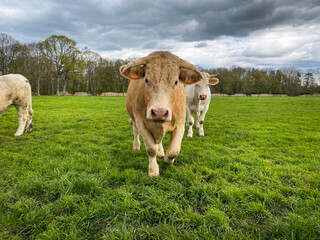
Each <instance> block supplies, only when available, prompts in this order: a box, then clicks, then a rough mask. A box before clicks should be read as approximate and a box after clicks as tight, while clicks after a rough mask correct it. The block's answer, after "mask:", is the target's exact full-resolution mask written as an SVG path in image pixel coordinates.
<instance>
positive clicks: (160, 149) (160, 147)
mask: <svg viewBox="0 0 320 240" xmlns="http://www.w3.org/2000/svg"><path fill="white" fill-rule="evenodd" d="M157 157H158V158H164V149H163V146H162V141H161V142H160V143H159V150H158V154H157Z"/></svg>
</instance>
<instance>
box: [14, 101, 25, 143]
mask: <svg viewBox="0 0 320 240" xmlns="http://www.w3.org/2000/svg"><path fill="white" fill-rule="evenodd" d="M16 108H17V114H18V120H19V127H18V129H17V132H16V133H15V134H14V136H15V137H18V136H21V135H22V134H23V131H24V128H25V126H26V123H27V118H28V113H27V108H26V106H19V107H16Z"/></svg>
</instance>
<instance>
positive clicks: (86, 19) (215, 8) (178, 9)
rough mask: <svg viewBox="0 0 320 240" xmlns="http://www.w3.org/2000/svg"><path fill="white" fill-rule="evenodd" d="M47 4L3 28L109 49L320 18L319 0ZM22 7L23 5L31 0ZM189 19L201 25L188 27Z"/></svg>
mask: <svg viewBox="0 0 320 240" xmlns="http://www.w3.org/2000/svg"><path fill="white" fill-rule="evenodd" d="M10 4H14V5H15V7H17V8H19V6H20V5H19V4H18V1H14V0H12V1H6V2H5V5H7V6H10ZM37 5H38V1H30V2H29V3H28V10H29V9H32V8H34V9H35V10H36V11H37V13H38V12H39V11H41V9H40V8H38V7H37ZM43 6H48V9H46V12H43V14H39V15H37V16H36V17H29V18H26V19H23V20H19V19H18V20H17V21H16V23H12V24H11V25H9V26H8V25H6V24H5V23H3V22H2V23H0V28H1V29H2V31H4V32H6V33H9V34H10V33H12V32H17V33H19V35H20V36H21V35H25V39H30V38H31V36H35V37H36V38H37V39H39V36H41V37H43V39H44V38H46V37H49V36H50V35H51V34H64V35H66V36H68V37H69V38H72V39H74V40H76V41H77V42H78V43H81V44H87V45H88V46H89V47H90V48H92V49H94V50H97V51H106V50H115V49H122V48H130V47H132V48H146V49H148V48H159V49H161V48H163V49H166V48H169V49H170V47H172V46H166V45H165V44H164V43H162V42H165V41H166V40H168V39H171V40H176V41H205V40H213V39H215V38H217V37H220V36H234V37H239V36H247V35H249V34H250V33H251V32H252V31H255V30H261V29H266V28H270V27H273V26H277V25H282V24H291V25H302V24H305V23H319V22H320V20H319V16H320V1H317V0H306V1H298V0H274V1H271V0H266V1H262V0H244V1H239V0H229V1H220V0H219V1H218V0H175V1H171V0H154V1H147V0H137V1H125V0H122V1H103V0H97V1H89V0H81V1H77V2H74V1H70V0H64V1H63V0H56V1H53V0H52V1H50V0H47V1H46V2H45V4H43ZM21 7H22V11H23V10H25V9H24V8H25V7H26V6H23V5H22V6H21ZM29 15H30V14H29ZM188 22H194V23H197V25H196V26H195V27H192V26H190V27H188V26H186V23H188ZM6 30H7V31H6ZM198 47H201V45H199V46H198Z"/></svg>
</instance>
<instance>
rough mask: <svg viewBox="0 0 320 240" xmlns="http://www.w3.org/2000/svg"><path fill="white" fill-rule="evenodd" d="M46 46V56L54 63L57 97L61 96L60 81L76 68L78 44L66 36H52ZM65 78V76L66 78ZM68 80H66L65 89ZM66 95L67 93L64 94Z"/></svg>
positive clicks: (46, 41) (45, 42)
mask: <svg viewBox="0 0 320 240" xmlns="http://www.w3.org/2000/svg"><path fill="white" fill-rule="evenodd" d="M44 44H45V46H46V56H47V57H48V58H49V59H50V60H51V61H52V63H53V64H54V67H55V74H56V84H57V89H56V90H57V96H59V95H60V80H61V78H62V76H63V75H64V74H66V73H67V72H70V71H71V70H73V69H71V68H74V66H75V61H76V60H77V58H76V55H77V54H79V50H78V49H77V47H76V42H75V41H74V40H71V39H69V38H67V37H66V36H57V35H52V36H50V37H49V38H47V39H46V40H45V41H44ZM64 77H65V76H64ZM65 85H66V78H64V89H65ZM64 93H65V92H64Z"/></svg>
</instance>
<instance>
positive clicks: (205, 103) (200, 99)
mask: <svg viewBox="0 0 320 240" xmlns="http://www.w3.org/2000/svg"><path fill="white" fill-rule="evenodd" d="M201 75H202V81H200V82H198V83H197V84H195V85H192V86H186V87H185V88H186V97H187V124H188V125H189V130H188V137H192V136H193V130H192V127H193V124H194V117H193V115H192V114H195V115H196V116H197V122H196V128H199V136H200V137H204V129H203V123H204V118H205V116H206V113H207V111H208V109H209V104H210V100H211V91H210V87H209V86H210V85H216V84H217V83H218V82H219V79H218V78H216V77H215V76H216V75H209V74H208V73H205V72H202V73H201Z"/></svg>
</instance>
